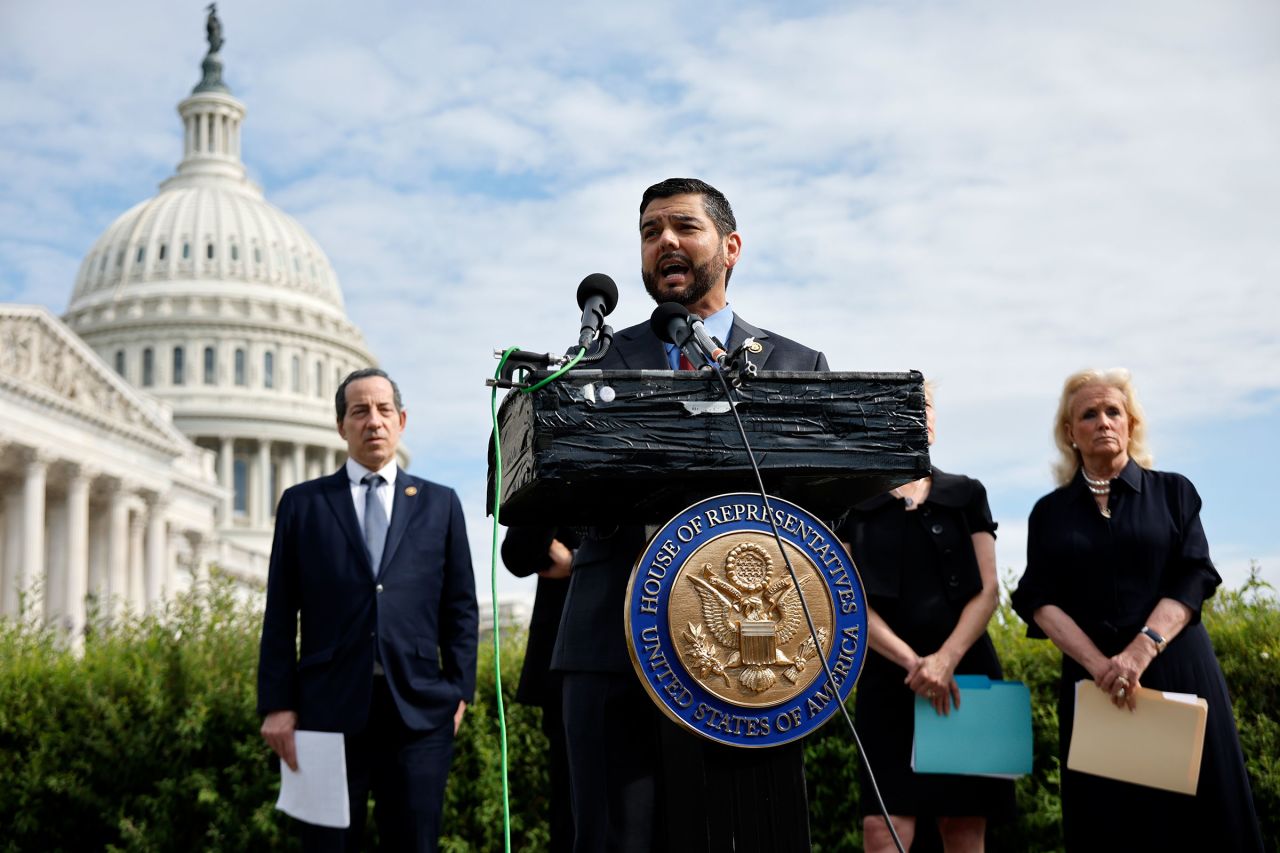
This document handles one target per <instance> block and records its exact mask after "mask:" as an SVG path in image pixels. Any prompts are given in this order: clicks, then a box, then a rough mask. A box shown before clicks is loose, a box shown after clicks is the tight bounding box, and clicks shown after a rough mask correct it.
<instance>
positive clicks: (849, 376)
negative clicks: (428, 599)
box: [488, 370, 929, 525]
mask: <svg viewBox="0 0 1280 853" xmlns="http://www.w3.org/2000/svg"><path fill="white" fill-rule="evenodd" d="M536 378H537V377H536V375H535V379H536ZM738 393H739V395H740V402H739V404H738V413H739V415H740V416H741V417H742V420H743V423H744V426H745V427H746V431H747V435H748V437H749V438H750V440H751V445H752V447H753V448H754V449H755V451H756V456H757V461H758V462H759V465H760V470H761V474H762V475H763V477H764V482H765V487H766V488H767V489H768V490H769V492H770V494H775V495H778V496H780V497H784V498H786V499H788V500H791V501H794V502H795V503H797V504H799V505H801V506H803V507H805V508H806V509H808V510H809V511H810V512H812V513H814V514H816V515H818V516H820V517H823V518H828V519H835V518H839V517H840V516H842V515H844V513H845V512H846V511H847V510H848V508H849V507H850V506H852V505H853V504H855V503H857V502H858V501H861V500H863V499H865V498H868V497H871V496H873V495H876V494H879V493H881V492H884V491H887V490H888V489H891V488H893V487H894V486H897V485H901V484H902V483H906V482H910V481H911V480H915V479H918V478H920V477H923V476H925V475H927V474H928V473H929V447H928V436H927V432H926V428H925V417H924V391H923V386H922V377H921V375H920V374H919V373H917V372H914V371H912V372H910V373H807V372H806V373H791V372H768V371H762V372H761V373H760V374H759V375H758V376H757V377H755V378H753V379H749V380H748V381H746V382H744V383H743V385H742V387H741V388H740V389H738ZM728 406H729V403H728V401H727V400H725V398H724V395H723V391H722V389H721V387H720V383H719V381H718V380H717V379H716V378H715V377H713V376H708V375H707V374H705V373H702V374H699V373H691V372H672V371H666V370H609V371H601V370H580V371H573V372H571V373H569V374H567V375H566V376H564V377H563V378H562V379H560V380H558V381H556V382H553V383H551V384H550V385H548V386H546V387H545V388H542V389H539V390H538V391H535V392H533V393H532V394H525V393H522V392H519V391H512V392H511V393H509V394H508V395H507V397H506V399H505V400H504V401H503V403H502V407H501V409H500V410H499V412H498V424H499V429H500V431H501V436H502V460H503V484H502V516H501V517H502V522H503V523H504V524H508V525H514V524H553V525H562V524H563V525H608V524H617V523H623V522H626V523H631V524H638V523H642V524H648V523H654V524H656V523H661V522H664V521H666V520H667V519H669V518H671V516H673V515H675V514H676V513H677V512H679V511H680V510H681V509H683V508H685V507H686V506H688V505H690V504H692V503H694V502H695V501H698V500H701V499H702V498H705V497H709V496H711V495H716V494H720V493H723V492H734V491H754V490H755V480H754V477H753V475H752V473H751V464H750V462H749V461H748V460H747V458H746V454H745V451H744V450H743V447H742V437H741V436H740V435H739V433H738V428H737V426H736V424H735V423H734V420H733V416H732V414H730V412H729V409H728ZM493 477H494V471H493V460H492V458H491V459H490V464H489V490H488V494H489V498H488V501H489V506H488V511H489V513H490V514H492V512H493V505H492V504H493Z"/></svg>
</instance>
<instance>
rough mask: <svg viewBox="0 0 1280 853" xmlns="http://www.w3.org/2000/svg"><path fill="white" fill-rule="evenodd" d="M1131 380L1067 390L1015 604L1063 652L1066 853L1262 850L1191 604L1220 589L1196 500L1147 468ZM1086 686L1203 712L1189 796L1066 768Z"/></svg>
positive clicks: (1223, 701)
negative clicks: (1157, 697)
mask: <svg viewBox="0 0 1280 853" xmlns="http://www.w3.org/2000/svg"><path fill="white" fill-rule="evenodd" d="M1145 427H1146V423H1145V420H1144V417H1143V413H1142V409H1141V407H1140V406H1139V405H1138V401H1137V399H1136V397H1135V396H1134V391H1133V386H1132V384H1131V383H1130V379H1129V373H1128V371H1126V370H1109V371H1097V370H1086V371H1082V372H1080V373H1076V374H1073V375H1072V376H1070V377H1068V378H1067V381H1066V383H1065V384H1064V386H1063V389H1062V397H1061V399H1060V401H1059V404H1058V413H1057V416H1056V420H1055V422H1054V430H1053V434H1054V440H1055V442H1056V444H1057V446H1058V450H1059V452H1060V454H1061V459H1060V460H1059V462H1058V463H1057V465H1056V466H1055V474H1056V476H1057V480H1058V484H1059V488H1058V489H1057V490H1056V491H1054V492H1051V493H1050V494H1048V495H1046V496H1045V497H1043V498H1041V499H1040V501H1039V502H1038V503H1037V504H1036V506H1035V508H1034V509H1033V510H1032V512H1031V519H1030V521H1029V523H1028V530H1027V570H1026V573H1025V574H1024V575H1023V576H1022V580H1021V581H1020V582H1019V584H1018V588H1017V590H1016V591H1015V592H1014V593H1013V606H1014V609H1016V610H1017V612H1018V615H1020V616H1021V617H1022V618H1023V619H1024V620H1025V621H1026V623H1027V625H1028V628H1027V634H1028V636H1030V637H1038V638H1044V637H1048V638H1049V639H1050V640H1052V641H1053V642H1054V644H1055V645H1057V646H1058V648H1060V649H1061V650H1062V651H1063V653H1064V654H1063V658H1062V683H1061V688H1060V691H1059V695H1058V725H1059V750H1060V754H1061V756H1062V814H1063V823H1064V827H1063V828H1064V833H1065V837H1066V846H1067V849H1068V850H1099V849H1108V850H1111V849H1116V850H1215V851H1217V850H1261V849H1262V841H1261V837H1260V834H1259V832H1258V822H1257V816H1256V814H1255V811H1254V808H1253V798H1252V794H1251V792H1250V788H1249V777H1248V775H1247V774H1246V772H1245V767H1244V759H1243V757H1242V755H1241V753H1240V743H1239V739H1238V737H1237V735H1236V730H1235V720H1234V718H1233V716H1232V713H1231V702H1230V699H1229V697H1228V696H1227V686H1226V682H1225V681H1224V680H1223V677H1222V670H1221V669H1220V668H1219V666H1218V662H1217V659H1216V658H1215V657H1214V652H1213V646H1212V644H1211V643H1210V642H1209V635H1208V633H1207V632H1206V631H1205V629H1204V626H1203V625H1201V624H1200V608H1201V605H1202V604H1203V602H1204V600H1205V599H1206V598H1208V597H1209V596H1211V595H1212V594H1213V592H1214V589H1215V588H1216V587H1217V586H1218V584H1219V583H1221V578H1220V577H1219V576H1218V573H1217V571H1216V570H1215V569H1214V567H1213V563H1212V562H1211V561H1210V559H1209V544H1208V542H1207V541H1206V539H1205V535H1204V528H1203V527H1202V526H1201V524H1200V496H1199V495H1198V494H1197V493H1196V490H1195V487H1194V486H1192V485H1191V483H1190V481H1188V480H1187V479H1186V478H1185V477H1183V476H1181V475H1179V474H1171V473H1165V472H1161V471H1153V470H1151V469H1150V466H1151V456H1150V454H1149V453H1148V452H1147V449H1146V447H1145V441H1144V439H1145ZM1081 679H1092V681H1093V682H1094V684H1095V685H1096V688H1095V687H1092V686H1086V687H1082V689H1099V690H1102V691H1104V692H1106V693H1107V694H1108V695H1109V696H1110V697H1111V700H1112V702H1113V703H1114V704H1115V705H1116V706H1117V708H1118V709H1119V710H1117V712H1116V713H1127V712H1128V711H1129V710H1132V709H1133V708H1134V707H1135V702H1136V699H1135V696H1134V690H1135V688H1137V687H1138V686H1140V685H1141V686H1144V687H1150V688H1155V689H1157V690H1164V691H1174V692H1180V693H1194V694H1196V695H1198V696H1201V697H1203V698H1204V699H1205V700H1207V702H1208V708H1209V710H1208V718H1207V728H1206V731H1205V739H1204V752H1203V757H1202V760H1201V767H1200V777H1199V785H1198V788H1197V793H1196V795H1195V796H1194V797H1191V796H1188V795H1186V794H1177V793H1172V792H1169V791H1163V790H1160V789H1157V788H1151V787H1145V786H1141V785H1134V784H1129V783H1126V782H1120V781H1115V780H1112V779H1106V778H1103V777H1101V776H1093V775H1089V774H1084V773H1078V772H1075V771H1073V770H1069V769H1067V766H1066V764H1067V753H1068V750H1069V748H1070V744H1071V734H1072V722H1073V717H1074V712H1075V685H1076V682H1077V681H1079V680H1081Z"/></svg>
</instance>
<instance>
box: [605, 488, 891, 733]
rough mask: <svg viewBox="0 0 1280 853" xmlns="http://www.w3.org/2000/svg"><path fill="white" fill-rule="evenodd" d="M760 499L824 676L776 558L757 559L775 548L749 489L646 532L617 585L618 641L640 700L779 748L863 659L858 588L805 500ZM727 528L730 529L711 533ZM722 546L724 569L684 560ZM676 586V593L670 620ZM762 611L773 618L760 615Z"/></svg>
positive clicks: (686, 720)
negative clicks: (621, 636)
mask: <svg viewBox="0 0 1280 853" xmlns="http://www.w3.org/2000/svg"><path fill="white" fill-rule="evenodd" d="M769 508H770V509H771V510H772V513H773V517H774V521H775V522H776V523H777V527H778V533H779V534H780V535H781V538H782V540H783V542H784V544H785V545H786V546H787V550H788V553H789V555H790V558H791V563H792V565H793V567H794V568H795V571H796V573H797V575H798V576H799V577H800V580H801V589H800V592H802V593H803V597H804V600H805V602H806V603H807V604H808V606H809V609H810V611H811V612H813V613H814V616H815V621H818V622H819V631H820V632H821V633H822V634H823V637H822V639H823V642H822V644H821V645H822V649H823V656H824V657H825V659H826V661H827V666H828V667H829V669H830V671H831V674H832V679H831V680H828V678H827V676H826V673H825V672H824V671H823V668H822V665H821V662H820V661H819V660H818V659H817V654H816V653H813V650H815V649H816V645H817V644H815V643H814V642H813V636H812V632H811V631H810V629H809V625H808V621H807V620H804V619H803V614H802V611H801V610H800V608H799V602H798V600H797V599H798V597H799V596H798V595H796V594H795V590H794V585H793V584H791V582H790V580H789V575H788V573H787V571H786V567H785V565H784V564H781V561H780V560H774V561H773V562H772V563H764V564H762V562H761V561H762V560H768V559H769V558H767V557H765V552H766V550H767V551H768V552H771V553H772V554H773V555H775V556H776V554H777V543H776V542H775V541H774V539H773V528H772V526H771V525H770V524H769V521H768V516H767V515H766V514H765V513H766V510H765V506H764V502H763V501H762V500H761V498H760V495H759V494H752V493H732V494H725V495H719V496H717V497H712V498H707V499H706V500H703V501H699V502H698V503H696V504H693V505H692V506H690V507H688V508H687V509H685V510H683V511H682V512H680V513H679V514H677V515H676V516H675V517H674V518H672V519H671V520H670V521H668V522H667V523H666V524H665V525H663V526H662V527H661V528H660V529H659V530H658V531H657V532H656V533H655V534H654V536H653V537H652V538H651V539H650V540H649V542H648V544H647V545H646V546H645V549H644V551H643V552H642V553H641V555H640V558H639V559H638V560H637V561H636V565H635V568H634V570H633V571H632V573H631V580H630V582H629V583H628V585H627V600H626V630H627V650H628V652H629V653H630V655H631V662H632V665H633V666H634V668H635V671H636V674H637V675H638V676H639V677H640V680H641V683H643V684H644V687H645V690H646V691H647V692H648V694H649V696H650V698H652V699H653V701H654V703H655V704H657V706H658V707H659V708H660V709H661V710H662V712H663V713H664V714H666V715H667V717H669V718H670V719H672V720H673V721H675V722H676V723H677V724H679V725H681V726H683V727H684V728H686V729H688V730H690V731H692V732H696V733H697V734H699V735H702V736H703V737H706V738H709V739H711V740H714V741H716V742H717V743H722V744H726V745H728V746H736V747H769V746H779V745H781V744H784V743H789V742H791V741H793V740H796V739H798V738H802V737H805V736H806V735H808V734H809V733H810V732H813V731H814V730H816V729H817V728H818V727H819V726H821V725H822V724H823V723H825V722H826V721H827V720H828V719H830V718H831V717H832V715H834V714H835V713H837V712H838V710H839V704H838V703H837V701H836V696H837V695H839V697H840V700H841V701H845V700H847V699H848V697H849V694H850V693H851V692H852V690H853V686H854V684H855V683H856V682H857V679H858V675H859V674H860V673H861V671H862V664H863V661H864V660H865V657H866V641H865V638H866V636H867V606H866V597H865V592H864V589H863V585H862V580H861V578H860V577H859V576H858V573H857V569H856V567H855V566H854V564H853V560H852V559H851V558H850V557H849V554H848V552H847V551H846V550H845V548H844V546H843V545H842V544H841V543H840V541H839V539H837V538H836V536H835V534H834V533H832V532H831V530H830V529H829V528H828V527H827V526H826V525H825V524H823V523H822V522H821V521H820V520H819V519H817V518H815V517H814V516H813V515H811V514H810V513H808V512H807V511H805V510H804V509H801V508H800V507H798V506H796V505H795V504H793V503H791V502H789V501H785V500H782V499H781V498H774V497H770V498H769ZM725 536H734V538H733V539H730V540H728V541H726V542H719V541H718V540H720V539H722V537H725ZM736 543H745V544H736ZM757 543H758V544H757ZM705 546H711V547H710V548H706V547H705ZM726 549H729V556H728V557H725V558H724V559H723V561H719V562H723V565H724V567H725V568H724V570H723V571H721V570H720V569H719V567H718V566H713V563H712V562H705V563H702V565H701V566H698V565H694V564H691V561H692V560H693V559H694V558H698V560H699V562H701V558H702V556H703V555H706V554H708V553H716V554H717V555H720V554H721V553H723V552H724V551H726ZM743 549H746V550H747V553H745V554H744V553H743ZM735 556H739V557H740V558H741V559H740V562H739V564H738V565H737V566H736V567H735V565H734V557H735ZM800 557H802V558H803V559H799V558H800ZM762 565H763V568H762ZM769 566H772V568H769ZM816 577H820V578H821V579H822V581H823V582H815V581H814V578H816ZM678 584H683V585H685V586H686V587H687V588H688V589H687V590H680V589H679V588H678V586H677V585H678ZM695 588H696V589H695ZM688 590H694V591H695V592H696V596H697V597H695V598H692V599H690V596H691V595H693V593H691V592H689V591H688ZM677 591H678V595H679V596H683V600H684V601H685V602H686V603H685V604H684V605H679V604H678V605H677V607H678V608H679V607H683V609H682V610H680V614H682V615H677V616H676V617H675V619H673V612H672V611H673V607H672V596H673V592H677ZM771 596H775V597H771ZM698 597H700V599H701V602H700V609H697V608H693V612H694V613H695V614H696V615H695V616H693V617H691V618H685V617H687V615H688V613H689V612H690V610H691V608H690V606H689V605H688V604H687V602H688V601H689V600H693V601H694V603H695V604H698ZM762 602H763V603H762ZM778 602H781V604H779V603H778ZM766 611H767V613H768V615H769V616H772V617H773V618H766V617H765V616H764V615H761V614H764V613H765V612H766ZM703 614H705V615H706V618H702V616H703ZM819 614H822V615H823V619H824V621H826V622H827V623H828V625H829V628H828V627H827V626H826V625H823V624H822V621H819V619H818V617H819ZM757 620H758V621H757ZM673 621H678V623H679V624H675V625H673V624H672V622H673ZM752 622H753V623H754V624H748V623H752ZM784 623H785V624H784ZM744 625H745V626H746V627H743V626H744ZM748 629H750V630H748ZM761 632H763V635H761ZM749 635H761V636H749ZM783 639H789V642H788V643H787V644H786V645H787V648H786V650H784V649H783V645H784V644H783V643H782V642H781V641H782V640H783ZM806 641H807V642H808V648H809V649H810V653H809V654H808V656H807V658H806V657H805V655H806V653H805V652H804V651H803V648H802V646H801V644H802V643H804V642H806ZM761 649H763V650H764V651H763V652H762V651H761ZM797 649H799V651H797ZM762 654H763V655H765V656H764V657H761V656H760V655H762ZM775 654H776V655H777V658H776V660H777V662H776V663H773V662H772V661H773V660H774V659H773V657H772V656H773V655H775ZM699 655H700V656H699ZM752 655H755V657H752ZM788 663H790V664H791V665H790V666H789V667H788ZM750 664H757V665H754V666H752V665H750ZM766 671H767V672H766ZM776 672H781V673H782V674H783V675H785V676H786V678H788V679H790V680H791V682H794V683H790V684H789V683H785V682H783V681H781V680H780V678H781V676H779V675H775V674H774V673H776ZM737 682H741V684H739V683H737ZM761 684H764V685H766V686H761ZM775 684H776V685H777V688H776V689H775V688H774V687H773V686H772V685H775ZM742 685H748V686H746V687H744V686H742Z"/></svg>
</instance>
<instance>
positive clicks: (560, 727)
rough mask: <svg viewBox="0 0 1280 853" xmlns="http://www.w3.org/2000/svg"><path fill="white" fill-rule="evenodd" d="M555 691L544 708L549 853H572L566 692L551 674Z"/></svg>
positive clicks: (556, 676) (551, 691)
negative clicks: (549, 837) (566, 742)
mask: <svg viewBox="0 0 1280 853" xmlns="http://www.w3.org/2000/svg"><path fill="white" fill-rule="evenodd" d="M551 681H552V682H553V684H552V688H551V689H549V690H548V691H547V696H546V701H545V702H543V704H542V733H543V734H545V735H546V736H547V743H548V749H547V776H548V781H549V782H550V784H551V790H550V791H549V792H548V794H547V796H548V799H549V800H550V802H551V814H550V815H549V816H548V818H547V823H548V824H549V825H550V829H551V847H550V853H570V851H571V850H573V811H572V810H571V809H570V807H569V785H570V782H569V755H568V748H567V746H566V745H565V737H564V690H563V688H562V687H561V685H560V676H559V675H558V674H556V673H551Z"/></svg>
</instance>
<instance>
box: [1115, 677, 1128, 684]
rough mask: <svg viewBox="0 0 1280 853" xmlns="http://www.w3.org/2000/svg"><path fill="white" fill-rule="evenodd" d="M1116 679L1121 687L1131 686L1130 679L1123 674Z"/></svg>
mask: <svg viewBox="0 0 1280 853" xmlns="http://www.w3.org/2000/svg"><path fill="white" fill-rule="evenodd" d="M1116 681H1118V682H1120V686H1121V687H1128V686H1129V679H1127V678H1125V677H1124V676H1123V675H1122V676H1120V677H1119V678H1117V679H1116Z"/></svg>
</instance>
